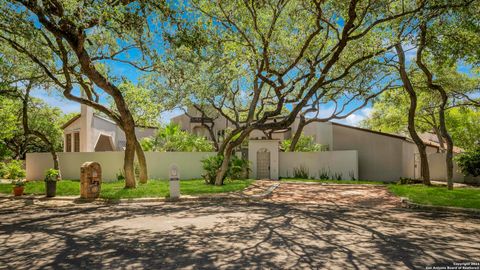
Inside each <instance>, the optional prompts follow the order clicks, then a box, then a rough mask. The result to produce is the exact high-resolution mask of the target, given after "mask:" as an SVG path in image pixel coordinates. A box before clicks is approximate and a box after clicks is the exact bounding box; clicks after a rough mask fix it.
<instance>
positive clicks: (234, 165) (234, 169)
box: [229, 156, 250, 179]
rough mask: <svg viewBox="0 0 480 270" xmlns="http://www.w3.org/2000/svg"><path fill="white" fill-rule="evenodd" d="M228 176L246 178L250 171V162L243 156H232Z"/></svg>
mask: <svg viewBox="0 0 480 270" xmlns="http://www.w3.org/2000/svg"><path fill="white" fill-rule="evenodd" d="M229 170H230V178H232V179H246V178H248V173H249V171H250V162H249V161H248V160H246V159H243V158H238V157H237V156H233V157H232V159H231V161H230V169H229Z"/></svg>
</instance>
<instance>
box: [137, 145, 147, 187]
mask: <svg viewBox="0 0 480 270" xmlns="http://www.w3.org/2000/svg"><path fill="white" fill-rule="evenodd" d="M135 152H136V153H137V159H138V166H139V167H140V175H139V178H140V179H139V181H140V183H142V184H146V183H147V182H148V170H147V159H146V158H145V152H143V149H142V146H141V145H140V143H139V142H138V140H137V139H136V138H135Z"/></svg>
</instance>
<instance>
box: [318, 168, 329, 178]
mask: <svg viewBox="0 0 480 270" xmlns="http://www.w3.org/2000/svg"><path fill="white" fill-rule="evenodd" d="M318 178H320V180H328V179H330V170H328V171H327V170H326V169H323V168H322V169H321V170H320V171H319V172H318Z"/></svg>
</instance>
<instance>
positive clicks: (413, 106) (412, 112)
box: [395, 44, 431, 185]
mask: <svg viewBox="0 0 480 270" xmlns="http://www.w3.org/2000/svg"><path fill="white" fill-rule="evenodd" d="M395 50H396V51H397V55H398V60H399V69H398V70H399V73H400V78H401V79H402V82H403V85H404V88H405V90H406V91H407V93H408V96H409V98H410V107H409V109H408V132H409V133H410V137H412V140H413V141H414V142H415V144H416V145H417V148H418V152H419V155H420V167H421V174H422V178H423V183H424V184H425V185H430V184H431V183H430V169H429V166H428V157H427V151H426V148H427V147H426V146H425V144H424V143H423V141H422V139H421V138H420V136H418V133H417V130H416V128H415V116H416V110H417V94H416V92H415V90H414V89H413V85H412V83H411V81H410V79H409V77H408V74H407V71H406V68H405V52H404V51H403V48H402V45H401V44H397V45H395Z"/></svg>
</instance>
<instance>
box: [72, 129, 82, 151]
mask: <svg viewBox="0 0 480 270" xmlns="http://www.w3.org/2000/svg"><path fill="white" fill-rule="evenodd" d="M73 144H74V146H73V152H80V132H75V133H74V134H73Z"/></svg>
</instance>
